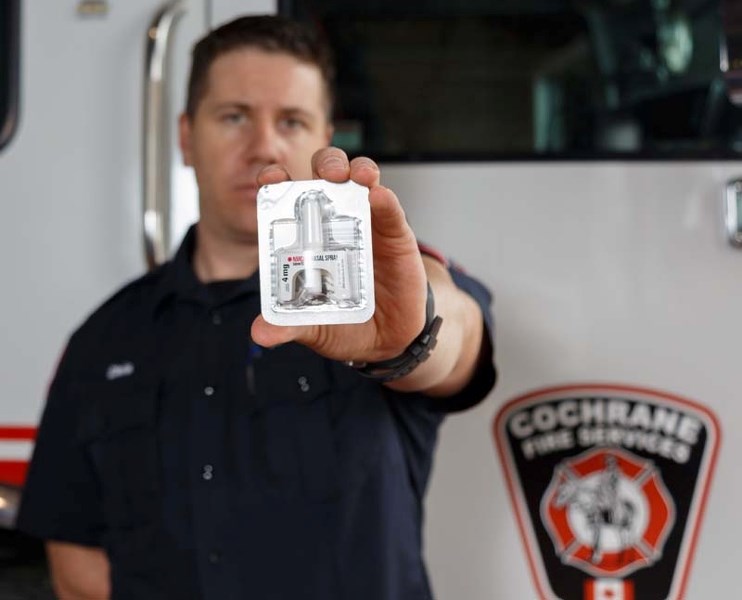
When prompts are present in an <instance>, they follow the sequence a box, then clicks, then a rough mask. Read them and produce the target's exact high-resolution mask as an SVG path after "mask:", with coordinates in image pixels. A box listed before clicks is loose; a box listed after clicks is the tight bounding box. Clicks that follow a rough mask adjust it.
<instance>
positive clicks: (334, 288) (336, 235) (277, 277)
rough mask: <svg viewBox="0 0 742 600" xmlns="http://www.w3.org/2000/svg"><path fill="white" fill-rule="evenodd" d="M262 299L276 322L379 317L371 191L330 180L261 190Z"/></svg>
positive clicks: (314, 322)
mask: <svg viewBox="0 0 742 600" xmlns="http://www.w3.org/2000/svg"><path fill="white" fill-rule="evenodd" d="M257 203H258V244H259V252H260V300H261V312H262V314H263V318H264V319H265V320H266V321H268V322H269V323H273V324H274V325H318V324H340V323H363V322H365V321H368V320H369V319H370V318H371V316H372V315H373V314H374V272H373V254H372V250H371V209H370V205H369V202H368V188H366V187H363V186H361V185H358V184H357V183H354V182H352V181H348V182H346V183H331V182H328V181H324V180H322V179H315V180H311V181H286V182H283V183H276V184H270V185H264V186H263V187H261V188H260V190H259V191H258V199H257Z"/></svg>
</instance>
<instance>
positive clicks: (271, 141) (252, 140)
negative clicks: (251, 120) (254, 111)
mask: <svg viewBox="0 0 742 600" xmlns="http://www.w3.org/2000/svg"><path fill="white" fill-rule="evenodd" d="M246 150H247V152H246V155H247V159H248V160H250V161H251V162H258V163H264V164H273V163H278V162H281V137H280V135H279V133H278V131H276V127H275V125H274V124H273V123H271V122H270V121H267V120H265V121H259V122H256V123H255V124H254V127H253V128H252V131H251V132H250V136H249V140H248V143H247V148H246Z"/></svg>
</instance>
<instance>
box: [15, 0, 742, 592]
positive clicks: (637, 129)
mask: <svg viewBox="0 0 742 600" xmlns="http://www.w3.org/2000/svg"><path fill="white" fill-rule="evenodd" d="M251 13H252V14H257V13H280V14H284V15H287V16H291V17H293V18H297V19H302V20H307V21H311V22H313V23H315V24H316V25H318V27H319V29H320V31H321V32H322V34H323V35H325V36H326V37H327V39H328V40H329V41H330V43H331V44H332V45H333V47H334V49H335V54H336V57H337V63H338V81H337V109H336V115H335V117H336V136H335V140H334V143H335V144H336V145H338V146H340V147H342V148H344V149H345V150H346V151H347V152H348V153H349V154H351V155H358V154H365V155H368V156H371V157H373V158H375V159H377V160H378V161H379V163H380V164H381V168H382V180H383V183H384V184H385V185H386V186H388V187H390V188H392V189H394V190H395V192H396V193H397V195H398V196H399V198H400V199H401V201H402V203H403V204H404V206H405V210H406V212H407V214H408V218H409V220H410V222H411V224H412V226H413V228H414V230H415V232H416V234H417V235H418V237H419V238H420V239H421V240H423V241H425V242H427V243H429V244H432V245H434V246H436V247H437V248H438V250H440V251H441V252H442V253H444V254H446V255H447V256H449V257H451V259H452V260H453V261H455V262H456V263H458V264H460V265H463V266H464V267H465V269H466V270H467V271H468V272H470V273H472V274H473V275H475V276H476V277H478V278H479V279H481V280H482V281H483V282H484V283H485V284H486V285H487V286H488V287H489V288H490V289H491V290H492V291H493V293H494V298H495V302H494V313H495V322H496V332H494V333H495V338H496V356H497V358H496V361H497V364H498V368H499V372H500V379H499V382H498V385H497V387H496V389H495V390H494V391H493V393H492V394H491V395H490V397H489V398H487V400H485V401H484V402H483V403H481V404H480V405H478V406H477V407H475V408H473V409H471V410H469V411H466V412H464V413H462V414H458V415H452V416H451V417H450V418H448V419H447V420H446V421H445V423H444V425H443V427H442V430H441V434H440V441H439V448H438V451H437V454H436V461H435V465H434V470H433V475H432V480H431V484H430V488H429V491H428V495H427V500H426V506H425V513H426V525H425V532H424V537H425V548H426V561H427V566H428V569H429V572H430V576H431V580H432V585H433V588H434V593H435V595H436V597H438V598H442V599H466V600H493V599H500V600H513V599H527V598H543V599H557V598H563V599H565V600H566V599H573V598H585V599H590V598H614V599H616V598H626V599H628V598H637V599H638V598H642V599H645V598H646V599H655V598H657V599H660V598H670V599H680V598H688V599H706V598H721V597H728V596H729V595H730V594H733V592H731V591H730V590H734V589H736V583H737V573H736V570H737V568H738V567H737V565H738V564H740V562H742V551H740V549H739V548H740V544H738V543H737V541H738V540H739V539H742V519H740V518H738V516H737V508H738V507H739V506H740V505H742V474H740V472H739V471H738V469H737V467H735V464H736V460H737V459H736V458H735V457H739V456H742V436H740V435H737V434H736V433H735V427H736V426H737V424H739V423H740V422H742V403H741V402H740V394H741V393H742V392H741V391H740V390H741V389H742V383H741V381H742V380H741V378H740V373H741V372H742V370H741V369H740V359H741V358H742V350H741V349H740V336H741V335H742V310H740V306H741V304H740V300H741V299H742V276H741V275H742V200H741V199H742V160H741V159H742V113H741V112H740V109H739V108H738V106H737V105H738V103H739V102H742V41H741V40H742V37H741V36H742V7H741V6H740V3H739V2H737V1H732V0H651V1H650V0H587V1H585V2H571V1H569V0H518V1H517V2H516V1H514V0H497V1H495V0H471V1H469V2H466V3H458V2H453V1H449V0H438V1H434V0H427V1H425V2H420V3H414V5H410V6H407V5H404V4H403V3H399V2H391V1H388V0H377V1H374V2H368V3H349V2H341V1H340V0H316V1H313V2H308V1H301V0H278V1H274V0H239V1H238V0H175V1H171V2H164V1H163V2H161V1H160V0H127V2H115V1H113V0H110V1H104V0H64V1H55V2H44V1H35V2H31V1H23V0H5V1H4V2H3V3H2V4H1V5H0V46H1V47H0V60H1V61H2V64H0V199H1V201H2V211H3V212H2V219H1V220H0V222H1V223H2V225H3V227H2V236H0V240H1V241H0V244H2V245H1V246H0V257H1V258H0V260H2V270H1V272H2V275H3V283H4V285H3V293H2V294H1V295H0V303H1V306H2V314H3V318H2V336H0V369H1V372H2V379H1V380H2V383H3V394H2V400H0V526H2V527H3V528H5V530H6V532H12V529H13V523H14V519H15V514H16V511H17V507H18V503H19V501H20V498H21V496H22V492H23V482H24V478H25V474H26V468H27V464H28V460H29V458H30V456H31V454H32V451H33V444H34V437H35V433H36V427H37V425H38V421H39V418H40V414H41V411H42V409H43V405H44V399H45V394H46V389H47V386H48V383H49V381H50V378H51V376H52V374H53V372H54V369H55V365H56V363H57V361H58V357H59V355H60V353H61V351H62V350H63V348H64V346H65V343H66V340H67V339H68V337H69V335H70V334H71V332H72V331H73V330H74V329H75V328H76V327H77V326H78V325H79V324H80V323H81V322H82V320H83V319H84V318H85V316H86V315H87V314H89V313H90V312H91V311H92V310H93V309H94V308H95V307H96V305H97V304H99V303H100V302H101V301H102V300H103V299H104V298H105V297H107V296H109V295H110V294H111V293H112V292H113V291H115V290H116V289H117V288H118V287H120V286H121V285H122V284H123V283H125V282H126V281H128V280H131V279H133V278H135V277H137V276H138V275H140V274H141V273H143V272H144V271H146V270H147V269H148V268H151V267H152V266H154V265H156V264H159V263H161V262H163V261H165V260H167V258H168V257H169V256H170V255H171V253H172V252H173V249H174V248H175V247H177V245H178V243H179V241H180V239H181V237H182V235H183V233H184V232H185V230H186V228H187V227H188V225H189V224H190V223H192V222H194V221H195V220H197V218H198V208H197V191H196V187H195V181H194V177H193V174H192V173H191V172H190V171H189V170H188V169H186V168H185V167H183V166H182V161H181V159H180V156H179V153H178V149H177V144H176V143H175V127H174V124H175V121H176V118H177V115H178V113H179V112H180V111H181V110H182V109H183V104H184V96H185V83H186V81H185V79H186V73H187V69H188V66H189V49H190V47H191V46H192V44H193V43H194V41H195V40H196V39H198V38H199V37H200V36H202V35H203V34H204V33H205V32H206V31H208V30H209V29H210V28H212V27H214V26H216V25H218V24H219V23H222V22H225V21H226V20H229V19H231V18H233V17H235V16H237V15H240V14H251ZM49 501H50V502H53V501H54V499H53V498H50V499H49ZM4 539H5V538H4ZM7 539H8V540H10V541H9V542H7V544H10V545H11V546H12V544H20V543H21V542H20V541H19V540H20V538H19V537H15V536H12V535H11V536H10V537H8V538H7ZM4 552H5V553H6V554H7V553H11V554H12V552H13V548H12V547H10V548H8V549H7V550H5V551H4Z"/></svg>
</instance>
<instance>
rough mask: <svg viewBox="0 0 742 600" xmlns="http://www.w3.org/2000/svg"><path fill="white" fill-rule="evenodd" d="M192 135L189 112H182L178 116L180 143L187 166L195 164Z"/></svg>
mask: <svg viewBox="0 0 742 600" xmlns="http://www.w3.org/2000/svg"><path fill="white" fill-rule="evenodd" d="M192 136H193V129H192V125H191V119H190V118H189V117H188V115H187V114H185V113H182V114H181V115H180V117H178V145H179V146H180V152H181V154H182V155H183V164H184V165H186V166H187V167H192V166H193V142H192V140H191V138H192Z"/></svg>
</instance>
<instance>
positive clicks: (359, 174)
mask: <svg viewBox="0 0 742 600" xmlns="http://www.w3.org/2000/svg"><path fill="white" fill-rule="evenodd" d="M350 178H351V179H352V180H353V181H355V182H356V183H358V184H360V185H364V186H366V187H367V188H372V187H375V186H377V185H379V181H380V179H381V171H380V170H379V166H378V165H377V164H376V163H375V162H374V161H372V160H371V159H370V158H366V157H365V156H359V157H357V158H354V159H353V160H352V161H350Z"/></svg>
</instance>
